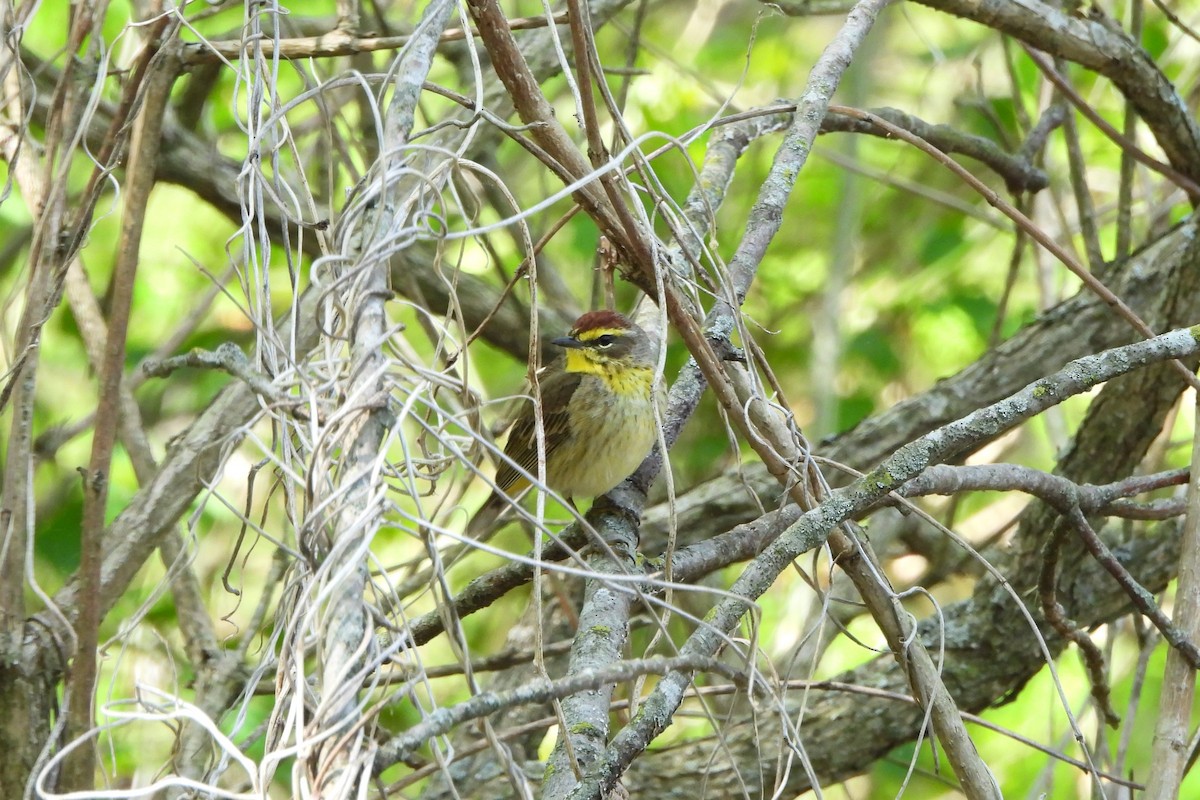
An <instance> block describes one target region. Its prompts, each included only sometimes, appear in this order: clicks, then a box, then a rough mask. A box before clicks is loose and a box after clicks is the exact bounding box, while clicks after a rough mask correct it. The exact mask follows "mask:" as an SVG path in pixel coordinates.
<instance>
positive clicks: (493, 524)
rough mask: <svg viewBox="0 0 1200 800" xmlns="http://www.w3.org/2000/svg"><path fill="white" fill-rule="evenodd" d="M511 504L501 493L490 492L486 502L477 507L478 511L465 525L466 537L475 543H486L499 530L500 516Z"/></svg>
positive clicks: (506, 496)
mask: <svg viewBox="0 0 1200 800" xmlns="http://www.w3.org/2000/svg"><path fill="white" fill-rule="evenodd" d="M511 504H512V500H511V499H510V498H509V496H508V495H506V494H503V493H501V492H492V495H491V497H489V498H488V499H487V502H486V503H484V504H483V505H482V506H480V507H479V510H478V511H476V512H475V516H473V517H471V521H470V522H468V523H467V529H466V531H465V533H466V537H467V538H468V539H473V540H475V541H477V542H486V541H487V540H488V539H490V538H492V535H493V534H495V533H496V531H497V530H499V529H500V526H499V525H498V524H497V523H498V522H499V520H500V515H501V514H503V513H504V511H505V510H506V509H507V508H508V507H509V506H510V505H511Z"/></svg>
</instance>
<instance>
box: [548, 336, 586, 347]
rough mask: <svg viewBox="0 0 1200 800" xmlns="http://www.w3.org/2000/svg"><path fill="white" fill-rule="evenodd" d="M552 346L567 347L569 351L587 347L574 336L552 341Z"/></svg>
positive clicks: (561, 337)
mask: <svg viewBox="0 0 1200 800" xmlns="http://www.w3.org/2000/svg"><path fill="white" fill-rule="evenodd" d="M550 344H553V345H558V346H559V347H565V348H567V349H568V350H578V349H579V348H581V347H587V345H586V344H584V343H583V342H581V341H579V340H578V339H576V338H574V337H572V336H560V337H558V338H557V339H551V340H550Z"/></svg>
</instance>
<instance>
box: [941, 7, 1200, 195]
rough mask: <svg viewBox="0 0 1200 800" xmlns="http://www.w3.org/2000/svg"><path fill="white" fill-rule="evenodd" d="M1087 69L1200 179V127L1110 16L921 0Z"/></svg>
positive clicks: (1176, 160)
mask: <svg viewBox="0 0 1200 800" xmlns="http://www.w3.org/2000/svg"><path fill="white" fill-rule="evenodd" d="M919 1H920V2H921V4H922V5H926V6H929V7H930V8H935V9H937V10H939V11H944V12H946V13H948V14H954V15H956V16H959V17H963V18H964V19H969V20H973V21H974V22H978V23H979V24H980V25H986V26H987V27H989V28H993V29H995V30H997V31H1000V32H1001V33H1007V34H1009V35H1010V36H1014V37H1016V38H1017V39H1020V40H1021V41H1023V42H1027V43H1028V44H1030V45H1032V46H1033V47H1036V48H1037V49H1039V50H1043V51H1045V52H1047V53H1050V54H1051V55H1053V56H1058V57H1061V58H1065V59H1067V60H1068V61H1073V62H1075V63H1076V64H1079V65H1080V66H1083V67H1087V68H1088V69H1091V70H1093V71H1095V72H1097V73H1099V74H1101V75H1103V76H1105V77H1106V78H1108V79H1109V80H1111V81H1112V82H1113V83H1114V84H1115V85H1116V87H1117V88H1118V89H1119V90H1120V91H1121V94H1123V95H1124V96H1125V99H1126V100H1127V101H1128V102H1129V104H1130V105H1132V106H1133V107H1134V108H1135V109H1137V111H1138V113H1139V114H1140V115H1141V117H1142V119H1143V120H1144V121H1145V122H1146V125H1147V126H1148V127H1149V128H1150V130H1151V131H1152V132H1153V133H1154V137H1155V139H1156V140H1157V141H1158V145H1159V147H1161V148H1162V149H1163V152H1165V153H1166V154H1167V160H1168V161H1170V163H1171V164H1172V166H1174V167H1175V169H1177V170H1179V171H1180V172H1181V173H1182V174H1183V175H1185V176H1187V177H1188V178H1190V179H1192V180H1193V181H1196V180H1200V126H1197V123H1196V119H1195V117H1194V116H1193V115H1192V112H1191V110H1190V109H1189V108H1188V106H1187V103H1185V102H1184V100H1183V98H1182V97H1180V96H1179V92H1178V91H1176V89H1175V86H1174V85H1172V83H1171V82H1170V81H1169V80H1167V78H1166V76H1165V75H1163V74H1162V72H1161V71H1160V70H1159V68H1158V65H1157V64H1155V63H1154V60H1153V59H1152V58H1150V56H1149V55H1148V54H1147V53H1146V51H1145V50H1143V49H1142V48H1141V47H1140V46H1139V45H1138V44H1137V43H1136V42H1134V41H1132V40H1131V39H1130V38H1129V36H1128V35H1127V34H1126V33H1125V32H1124V31H1122V30H1120V29H1119V28H1118V27H1117V26H1116V24H1115V23H1114V22H1113V21H1112V20H1110V19H1108V18H1107V17H1104V16H1100V17H1099V18H1097V19H1090V18H1082V17H1074V16H1069V15H1067V13H1066V12H1064V11H1062V10H1061V9H1059V8H1057V7H1055V6H1052V5H1047V4H1045V3H1042V2H1039V0H919Z"/></svg>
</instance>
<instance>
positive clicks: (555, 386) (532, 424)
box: [496, 372, 583, 495]
mask: <svg viewBox="0 0 1200 800" xmlns="http://www.w3.org/2000/svg"><path fill="white" fill-rule="evenodd" d="M582 378H583V376H582V375H580V374H579V373H577V372H555V373H554V374H552V375H550V376H549V377H547V378H546V379H544V380H543V381H542V382H541V391H542V424H543V426H544V428H545V432H546V459H547V460H549V458H550V454H551V453H553V452H554V451H555V450H556V449H558V448H559V447H560V446H561V445H562V443H563V442H564V441H565V440H566V439H567V437H568V435H569V434H570V433H571V421H570V416H569V414H568V409H569V407H570V404H571V396H572V395H573V394H575V390H576V389H578V388H579V382H580V380H582ZM504 456H505V458H504V460H503V461H502V462H500V466H499V467H498V468H497V469H496V485H497V486H499V487H500V489H501V490H503V491H505V492H507V493H508V494H510V495H512V494H516V493H517V492H519V491H521V490H522V489H524V488H525V487H526V486H527V485H528V483H529V482H528V481H527V480H526V479H525V478H524V477H523V476H522V475H521V473H520V472H518V470H517V468H516V467H514V466H513V465H514V464H516V465H517V466H519V467H520V468H521V469H523V470H525V471H526V472H528V473H529V474H531V475H537V463H538V446H537V419H536V417H535V416H534V413H533V404H532V403H525V404H524V405H522V407H521V413H520V414H518V415H517V419H516V422H514V423H513V426H512V430H511V431H509V434H508V442H507V443H506V444H505V445H504Z"/></svg>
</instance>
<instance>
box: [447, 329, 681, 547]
mask: <svg viewBox="0 0 1200 800" xmlns="http://www.w3.org/2000/svg"><path fill="white" fill-rule="evenodd" d="M551 343H552V344H554V345H557V346H558V347H561V348H563V349H564V350H565V351H566V353H565V356H566V357H565V358H564V359H562V360H555V361H554V363H552V364H550V365H549V366H547V367H546V370H545V372H544V374H542V375H541V377H540V379H539V381H538V383H539V385H540V388H541V392H540V394H541V409H542V425H543V430H544V432H545V453H546V473H545V475H546V485H547V486H549V487H550V488H551V489H553V490H554V491H555V492H557V493H558V494H560V495H562V496H563V497H564V498H566V499H567V500H569V501H572V502H573V499H574V498H576V497H596V496H598V495H602V494H604V493H605V492H608V491H610V490H611V489H613V488H614V487H615V486H616V485H617V484H618V483H620V482H621V481H623V480H624V479H625V478H627V477H629V475H630V474H632V473H633V471H634V470H635V469H637V467H638V465H639V464H641V463H642V460H643V459H645V457H646V456H647V455H649V453H650V450H651V448H652V447H654V442H655V441H656V440H657V438H658V426H657V423H656V421H655V414H654V407H655V404H656V403H657V402H658V400H657V398H658V397H659V395H660V392H659V391H658V390H657V389H656V387H655V381H654V366H655V359H656V354H657V347H656V342H654V341H653V340H652V339H651V338H650V336H649V335H648V334H647V333H646V332H645V331H644V330H642V329H641V328H640V327H638V326H637V325H636V324H634V323H633V322H631V321H630V320H628V319H627V318H625V317H624V316H622V315H620V314H618V313H616V312H614V311H591V312H588V313H587V314H584V315H583V316H582V317H580V318H579V319H577V320H576V321H575V325H574V327H572V328H571V332H570V333H569V334H567V335H566V336H563V337H560V338H558V339H554V340H553V341H552V342H551ZM523 473H526V474H528V475H532V476H534V477H537V475H538V442H537V417H536V415H535V413H534V407H533V405H531V404H526V405H524V406H523V407H522V409H521V413H520V414H519V416H518V417H517V419H516V421H515V422H514V423H513V426H512V430H511V431H510V432H509V435H508V443H507V444H506V445H505V446H504V461H503V462H501V464H500V466H499V467H498V468H497V469H496V487H497V489H496V491H493V492H492V496H491V497H490V498H488V501H487V502H486V503H484V504H483V506H482V507H481V508H480V509H479V511H478V512H477V513H476V514H475V517H474V518H472V520H471V522H470V524H469V525H468V526H467V533H468V535H472V536H476V537H478V536H479V535H480V534H486V533H487V532H488V529H489V528H491V526H492V524H493V523H494V522H495V520H496V518H497V517H498V516H499V514H500V512H501V511H502V510H503V509H504V508H505V507H506V506H508V505H509V504H510V503H511V502H512V500H511V498H515V497H516V496H517V495H518V494H520V493H521V492H522V491H524V490H525V488H526V487H527V486H529V483H530V481H529V478H527V477H526V476H525V474H523Z"/></svg>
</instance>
